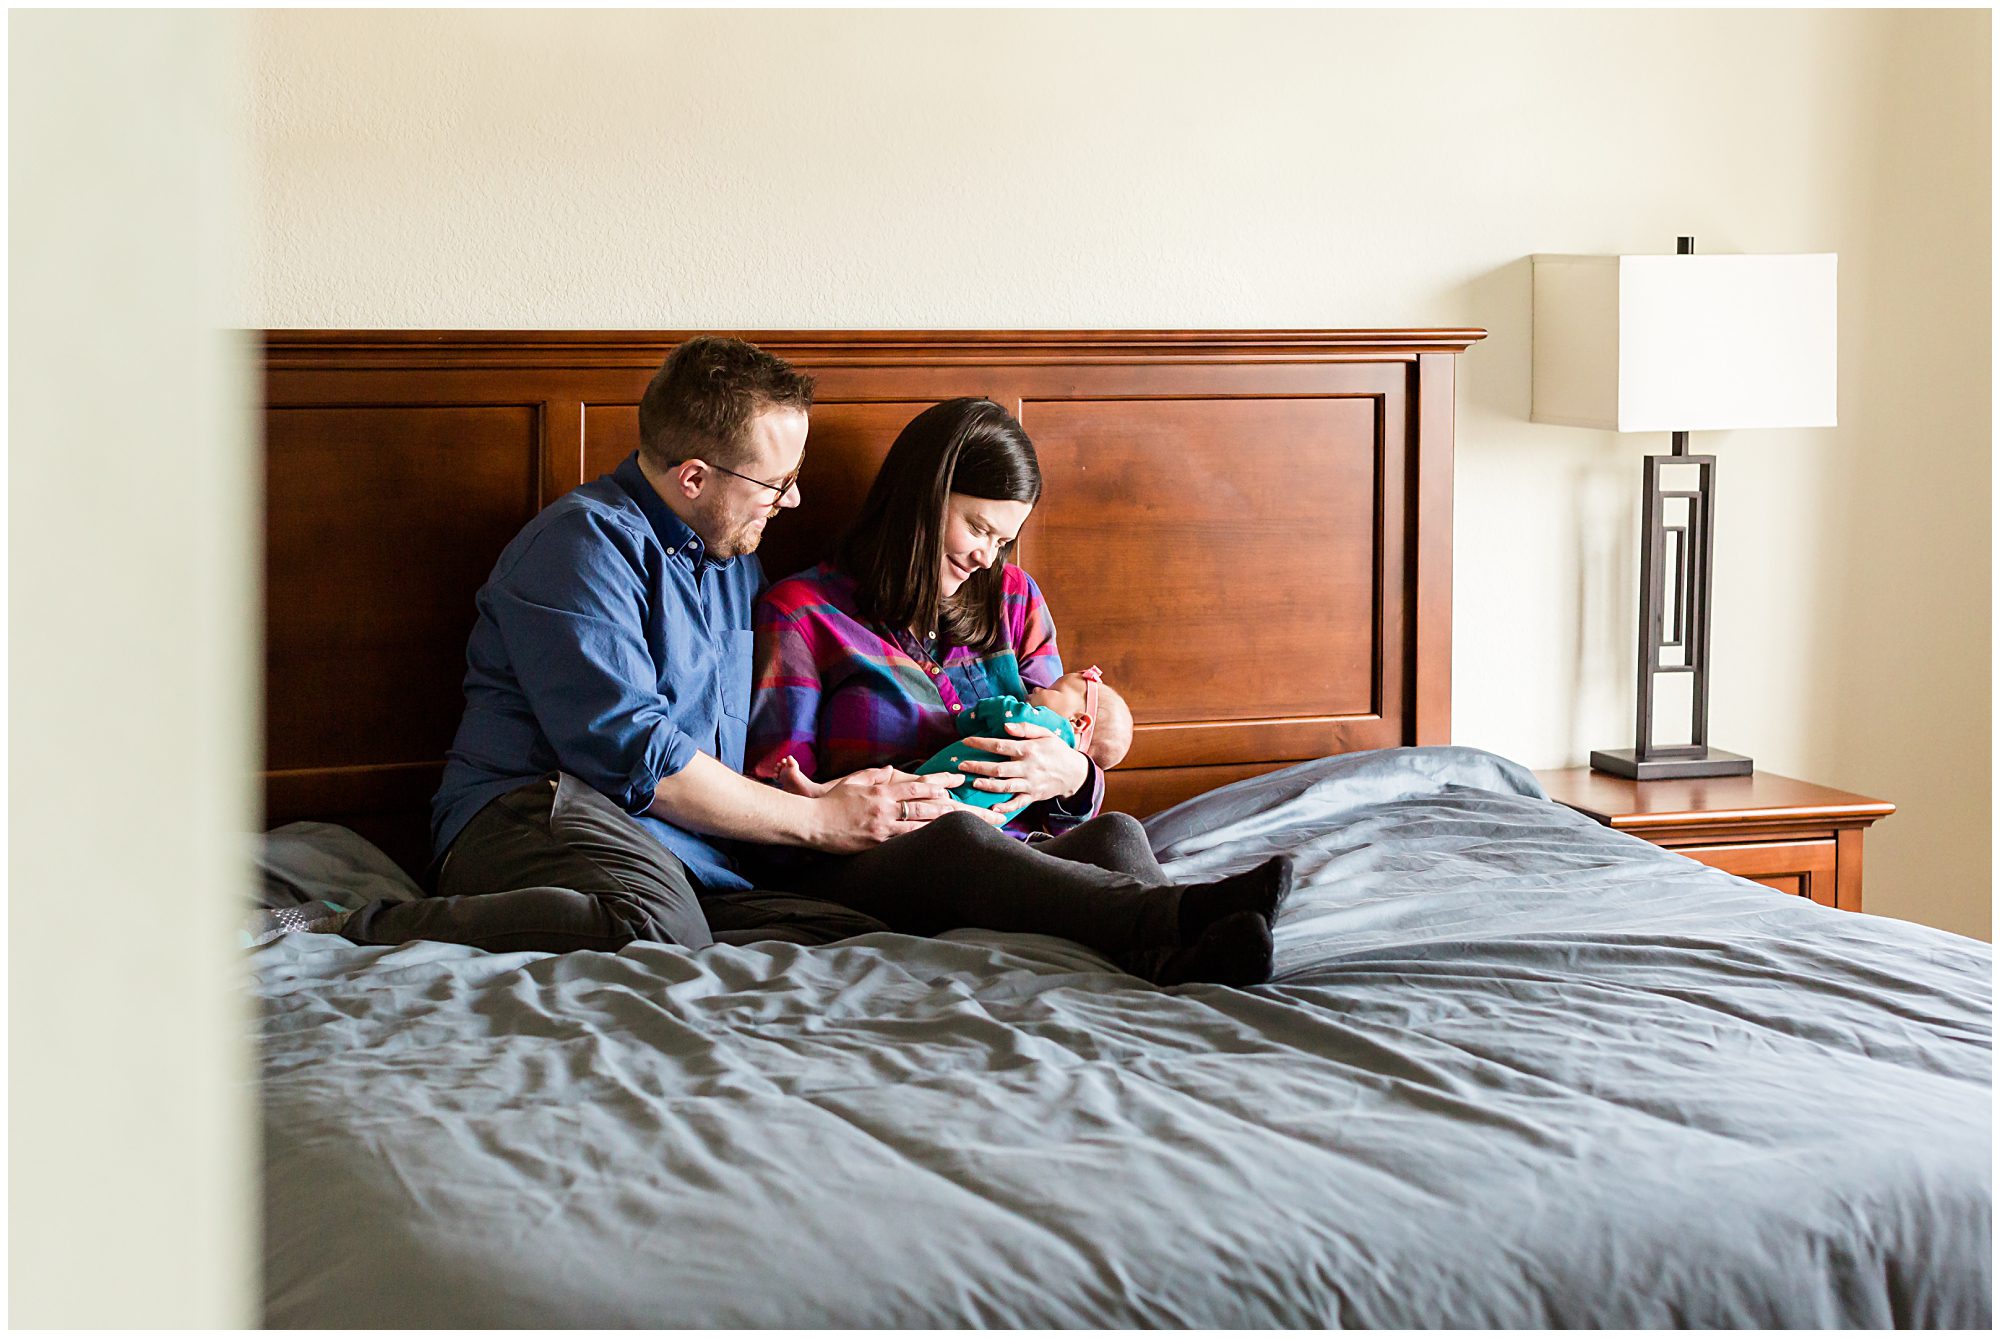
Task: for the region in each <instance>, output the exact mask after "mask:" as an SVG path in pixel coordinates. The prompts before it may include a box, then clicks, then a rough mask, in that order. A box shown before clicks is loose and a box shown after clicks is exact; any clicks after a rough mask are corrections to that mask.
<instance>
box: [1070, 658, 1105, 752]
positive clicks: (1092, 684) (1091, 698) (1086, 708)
mask: <svg viewBox="0 0 2000 1338" xmlns="http://www.w3.org/2000/svg"><path fill="white" fill-rule="evenodd" d="M1076 672H1077V674H1078V676H1079V677H1081V678H1082V679H1083V713H1084V714H1085V715H1087V716H1089V717H1090V722H1089V723H1088V724H1086V725H1085V726H1084V727H1083V731H1082V732H1081V733H1080V734H1078V735H1077V739H1076V746H1077V748H1078V749H1079V750H1081V749H1083V748H1086V747H1088V746H1089V745H1090V739H1091V736H1092V735H1093V734H1095V733H1096V732H1097V685H1098V684H1099V683H1102V682H1103V681H1104V671H1103V670H1102V669H1099V668H1098V667H1097V666H1096V665H1094V664H1093V665H1091V666H1090V668H1088V669H1079V670H1077V671H1076Z"/></svg>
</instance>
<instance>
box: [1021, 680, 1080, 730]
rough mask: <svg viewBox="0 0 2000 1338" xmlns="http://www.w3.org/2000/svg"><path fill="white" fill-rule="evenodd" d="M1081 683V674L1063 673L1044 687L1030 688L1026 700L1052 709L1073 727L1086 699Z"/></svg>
mask: <svg viewBox="0 0 2000 1338" xmlns="http://www.w3.org/2000/svg"><path fill="white" fill-rule="evenodd" d="M1083 685H1084V677H1083V675H1082V674H1064V675H1063V676H1062V677H1061V678H1058V679H1057V680H1056V681H1055V682H1053V683H1051V684H1049V685H1048V686H1047V687H1045V688H1035V689H1032V690H1031V691H1030V692H1029V693H1028V700H1029V701H1030V702H1032V703H1033V704H1034V705H1036V706H1045V707H1047V708H1048V709H1049V710H1051V711H1054V712H1055V713H1056V714H1057V715H1059V716H1061V717H1062V718H1063V719H1065V720H1067V721H1069V723H1070V725H1071V726H1072V727H1075V725H1076V718H1077V717H1078V716H1080V715H1082V714H1083V711H1084V702H1085V701H1086V700H1087V699H1086V698H1085V696H1084V686H1083Z"/></svg>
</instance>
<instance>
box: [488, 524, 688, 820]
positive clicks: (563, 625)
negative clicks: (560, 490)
mask: <svg viewBox="0 0 2000 1338" xmlns="http://www.w3.org/2000/svg"><path fill="white" fill-rule="evenodd" d="M647 566H648V562H647V552H646V545H645V543H644V541H643V540H641V539H640V538H639V537H638V536H636V535H634V534H633V533H631V532H630V531H629V530H626V529H625V528H624V527H622V526H620V525H619V524H618V523H617V522H616V521H614V520H609V519H607V518H605V517H603V516H600V515H597V514H594V513H591V512H585V511H580V512H574V513H572V514H570V515H568V516H565V517H563V518H562V519H561V521H560V522H559V523H557V524H552V525H550V526H549V527H548V528H546V529H545V530H543V531H542V532H541V534H539V535H538V536H536V538H535V541H534V543H532V544H531V545H529V546H528V547H527V548H526V549H525V550H524V551H523V552H522V553H520V554H519V555H518V557H517V559H516V561H515V562H514V563H513V565H512V566H511V568H509V570H507V571H506V572H504V573H496V574H495V576H494V579H493V580H492V581H491V582H489V583H488V584H487V586H486V588H485V589H484V590H482V591H481V592H480V610H481V612H482V613H484V614H485V615H486V617H487V618H489V619H491V621H492V623H493V625H494V626H495V627H496V628H497V629H498V630H499V632H500V636H501V639H502V641H503V642H504V643H505V646H506V650H507V658H508V661H509V663H510V666H511V668H512V670H513V672H514V674H515V676H516V677H517V678H518V679H519V681H520V687H521V693H522V695H523V696H524V697H525V698H526V699H527V701H528V704H529V707H530V709H531V710H533V711H534V713H535V719H536V722H537V723H538V724H539V725H540V726H541V730H542V733H543V735H544V736H545V737H546V738H547V739H548V741H549V744H550V745H551V746H552V747H553V748H554V750H555V753H556V759H557V764H558V765H559V766H560V767H561V768H562V769H563V770H564V771H566V772H568V773H570V774H571V775H573V776H575V777H576V778H577V779H579V780H581V781H583V782H584V783H586V784H587V785H589V786H590V787H591V788H592V789H594V790H597V791H598V792H599V793H601V794H603V795H604V796H605V797H607V798H609V799H610V800H611V801H612V802H614V803H616V804H618V805H619V806H620V807H621V808H623V809H624V810H625V811H626V812H628V813H633V814H639V813H644V812H645V811H646V809H647V807H648V806H649V805H651V804H652V802H653V791H654V788H655V787H656V786H658V785H659V783H660V781H661V780H663V779H664V778H666V777H668V776H671V775H673V774H675V773H676V772H678V771H679V770H680V769H681V768H683V767H685V766H686V765H687V764H688V763H689V762H690V761H692V760H693V759H694V755H695V753H696V752H697V751H698V749H697V747H696V744H695V741H694V740H693V739H692V738H690V737H689V736H688V735H687V734H686V733H684V732H683V731H682V730H681V729H679V728H678V727H676V726H675V725H674V723H673V721H672V719H671V718H670V703H669V702H668V700H667V699H666V698H665V697H664V696H662V695H661V694H660V692H659V690H658V684H659V669H658V667H657V666H656V665H655V663H654V660H653V655H652V652H651V650H650V649H649V647H648V645H647V640H646V622H645V616H646V615H645V610H646V592H647V588H648V586H647V582H648V579H649V578H648V573H647Z"/></svg>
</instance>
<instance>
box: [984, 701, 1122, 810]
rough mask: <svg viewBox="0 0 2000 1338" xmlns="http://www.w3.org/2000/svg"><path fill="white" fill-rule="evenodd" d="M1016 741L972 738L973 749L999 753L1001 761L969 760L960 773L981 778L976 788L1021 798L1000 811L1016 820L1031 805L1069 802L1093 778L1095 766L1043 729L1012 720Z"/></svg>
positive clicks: (1017, 798)
mask: <svg viewBox="0 0 2000 1338" xmlns="http://www.w3.org/2000/svg"><path fill="white" fill-rule="evenodd" d="M1007 732H1008V733H1009V734H1012V735H1014V736H1015V737H1013V738H1011V739H967V740H965V743H966V745H967V746H968V747H972V748H977V749H979V750H981V751H982V752H988V753H997V754H999V756H1000V759H1001V760H1000V761H998V762H981V761H972V760H969V761H965V762H960V763H959V764H958V769H959V770H960V771H963V772H965V773H966V774H967V775H970V776H977V777H980V779H978V780H975V781H973V782H972V784H973V786H974V788H976V789H980V790H994V791H997V792H999V793H1001V794H1012V795H1014V796H1016V799H1015V801H1014V802H1013V803H1010V804H1008V805H1006V806H1005V807H1003V808H1000V809H998V810H995V811H996V812H999V813H1002V814H1004V815H1005V816H1007V817H1012V816H1013V815H1014V814H1016V813H1019V812H1020V811H1021V810H1022V809H1024V808H1026V807H1027V806H1028V805H1029V804H1035V803H1040V802H1041V801H1042V800H1044V799H1063V798H1067V797H1068V796H1070V795H1073V794H1075V793H1076V792H1077V791H1078V790H1080V789H1082V788H1083V783H1084V782H1085V781H1087V780H1089V779H1090V761H1089V759H1088V758H1086V757H1085V756H1084V755H1083V754H1082V753H1080V752H1078V751H1077V750H1076V749H1074V748H1072V747H1070V746H1069V745H1068V744H1066V743H1064V742H1063V741H1062V740H1061V739H1060V738H1058V737H1056V735H1055V734H1054V733H1052V732H1051V731H1049V730H1046V729H1043V728H1042V727H1041V726H1040V725H1030V724H1028V723H1027V722H1025V721H1021V720H1014V721H1009V722H1008V725H1007Z"/></svg>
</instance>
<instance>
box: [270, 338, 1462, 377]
mask: <svg viewBox="0 0 2000 1338" xmlns="http://www.w3.org/2000/svg"><path fill="white" fill-rule="evenodd" d="M698 333H705V334H731V335H735V336H736V337H737V338H739V339H747V340H749V341H750V342H752V343H754V344H757V345H759V346H760V347H763V348H768V349H770V350H771V351H772V352H773V353H777V354H779V355H781V356H783V357H785V358H789V359H791V360H793V361H795V362H809V363H813V364H815V365H818V366H842V367H851V366H871V365H883V366H889V365H923V366H948V365H953V364H963V365H977V366H994V365H1007V364H1019V363H1058V364H1063V363H1086V364H1087V363H1105V362H1126V361H1142V362H1149V363H1158V362H1260V361H1292V360H1297V361H1306V362H1325V361H1334V360H1340V359H1346V358H1361V359H1370V360H1378V359H1380V358H1382V357H1383V356H1384V355H1396V354H1402V355H1406V356H1414V355H1416V354H1420V353H1462V352H1464V351H1465V350H1466V349H1467V348H1469V347H1471V346H1472V344H1474V343H1475V342H1477V341H1478V340H1481V339H1484V338H1485V337H1486V332H1485V331H1484V330H1476V329H1439V330H852V331H850V330H832V331H830V330H709V331H693V330H269V331H266V332H265V336H264V338H265V365H266V367H267V368H270V369H272V370H280V369H291V368H299V369H312V368H318V367H323V366H325V365H326V363H327V361H328V359H338V360H339V361H340V362H341V363H342V365H344V366H349V367H377V368H404V367H407V368H427V367H472V366H479V367H510V366H543V365H546V364H547V363H549V362H551V361H558V362H561V363H562V364H563V365H565V366H570V367H645V366H653V367H657V366H658V365H659V363H660V359H661V356H662V350H664V349H668V348H672V347H673V346H674V345H676V344H678V343H680V342H681V341H683V340H685V339H688V338H690V337H691V336H693V335H694V334H698Z"/></svg>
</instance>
